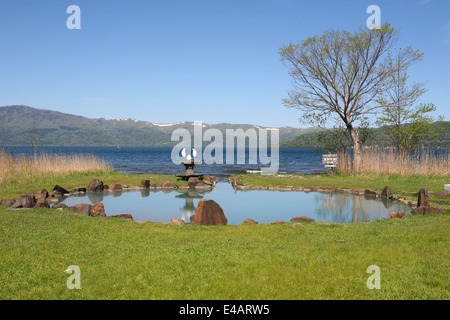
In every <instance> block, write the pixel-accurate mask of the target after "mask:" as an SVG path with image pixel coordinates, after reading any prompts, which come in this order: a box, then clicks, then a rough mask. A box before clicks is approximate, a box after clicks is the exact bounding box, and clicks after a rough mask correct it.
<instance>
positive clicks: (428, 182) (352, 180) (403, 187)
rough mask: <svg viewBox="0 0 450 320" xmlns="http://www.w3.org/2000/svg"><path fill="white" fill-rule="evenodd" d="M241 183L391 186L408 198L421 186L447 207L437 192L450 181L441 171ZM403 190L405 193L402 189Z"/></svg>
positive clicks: (255, 178) (256, 178)
mask: <svg viewBox="0 0 450 320" xmlns="http://www.w3.org/2000/svg"><path fill="white" fill-rule="evenodd" d="M236 177H237V178H239V179H240V180H241V181H242V182H243V183H245V184H248V185H252V186H264V187H269V186H292V187H332V188H340V189H371V190H383V188H384V187H385V186H387V185H388V186H390V188H391V193H392V194H399V195H401V196H402V197H405V198H407V199H410V200H417V195H418V192H419V190H420V189H421V188H427V189H428V191H431V194H430V196H429V199H430V201H431V202H433V204H435V205H436V206H439V207H444V208H445V207H447V208H450V198H438V197H437V196H436V194H437V193H438V192H445V190H444V184H448V183H450V177H449V176H441V175H407V176H405V175H400V174H375V173H366V174H359V175H350V174H334V175H333V176H330V175H328V174H320V175H278V176H261V175H237V176H236ZM403 192H405V193H403Z"/></svg>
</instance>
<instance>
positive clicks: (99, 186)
mask: <svg viewBox="0 0 450 320" xmlns="http://www.w3.org/2000/svg"><path fill="white" fill-rule="evenodd" d="M86 191H87V192H95V191H103V181H101V180H99V179H97V178H94V179H92V180H91V182H89V186H88V187H87V189H86Z"/></svg>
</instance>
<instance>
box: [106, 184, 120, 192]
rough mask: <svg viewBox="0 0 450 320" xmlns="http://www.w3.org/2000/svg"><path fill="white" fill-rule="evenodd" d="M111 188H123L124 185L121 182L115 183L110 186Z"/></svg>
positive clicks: (114, 189) (115, 189)
mask: <svg viewBox="0 0 450 320" xmlns="http://www.w3.org/2000/svg"><path fill="white" fill-rule="evenodd" d="M109 189H110V190H113V191H118V190H123V186H122V185H121V184H120V183H114V184H112V185H111V186H110V187H109Z"/></svg>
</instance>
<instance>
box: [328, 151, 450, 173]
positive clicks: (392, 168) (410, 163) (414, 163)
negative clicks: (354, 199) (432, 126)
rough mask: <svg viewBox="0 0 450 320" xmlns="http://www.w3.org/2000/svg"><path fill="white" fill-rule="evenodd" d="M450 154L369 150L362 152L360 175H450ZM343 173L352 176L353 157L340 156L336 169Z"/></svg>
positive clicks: (341, 154)
mask: <svg viewBox="0 0 450 320" xmlns="http://www.w3.org/2000/svg"><path fill="white" fill-rule="evenodd" d="M449 160H450V154H449V152H448V150H447V151H445V152H441V153H436V152H435V151H434V150H420V151H416V152H415V153H414V154H411V155H400V154H398V153H397V152H396V151H395V150H392V149H379V148H368V149H364V150H363V152H362V165H361V171H360V173H376V174H401V175H407V176H410V175H445V176H447V175H450V164H449ZM336 169H337V170H338V171H339V172H341V173H346V174H351V173H353V168H352V157H351V155H349V154H344V153H340V154H338V165H337V168H336Z"/></svg>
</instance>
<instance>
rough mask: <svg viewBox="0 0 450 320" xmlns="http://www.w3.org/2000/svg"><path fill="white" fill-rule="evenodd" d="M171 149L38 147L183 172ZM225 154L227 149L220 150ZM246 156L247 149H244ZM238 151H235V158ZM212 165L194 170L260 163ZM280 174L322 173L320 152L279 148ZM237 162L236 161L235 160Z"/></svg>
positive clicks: (15, 150) (234, 169)
mask: <svg viewBox="0 0 450 320" xmlns="http://www.w3.org/2000/svg"><path fill="white" fill-rule="evenodd" d="M3 149H4V150H5V151H8V152H10V153H11V154H12V155H13V156H14V155H17V154H22V153H25V154H29V155H31V149H30V148H27V147H3ZM171 150H172V148H123V147H121V148H120V149H118V148H117V147H115V148H106V147H104V148H102V147H41V148H39V151H40V152H47V153H57V154H94V155H96V156H98V157H100V158H102V159H104V160H106V161H108V162H109V163H110V164H111V165H112V166H113V168H114V169H115V170H117V171H119V172H124V173H150V174H156V173H161V174H171V175H172V174H176V173H182V172H183V171H184V167H183V166H182V165H176V164H174V163H173V162H172V160H171ZM223 154H224V157H225V155H226V150H224V151H223ZM246 155H248V152H246ZM236 156H237V152H235V157H236ZM245 162H246V164H212V165H206V164H201V165H196V166H195V171H196V172H202V173H204V174H206V175H214V176H217V177H218V178H219V179H222V180H223V178H224V177H227V176H230V175H232V174H242V173H251V172H253V171H254V170H255V171H258V170H259V169H260V168H261V166H258V165H251V164H248V159H246V161H245ZM279 162H280V166H279V170H278V172H279V173H298V174H311V173H318V172H323V171H324V170H325V169H324V166H323V164H322V154H321V153H319V152H316V149H307V148H280V149H279ZM235 163H236V161H235Z"/></svg>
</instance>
